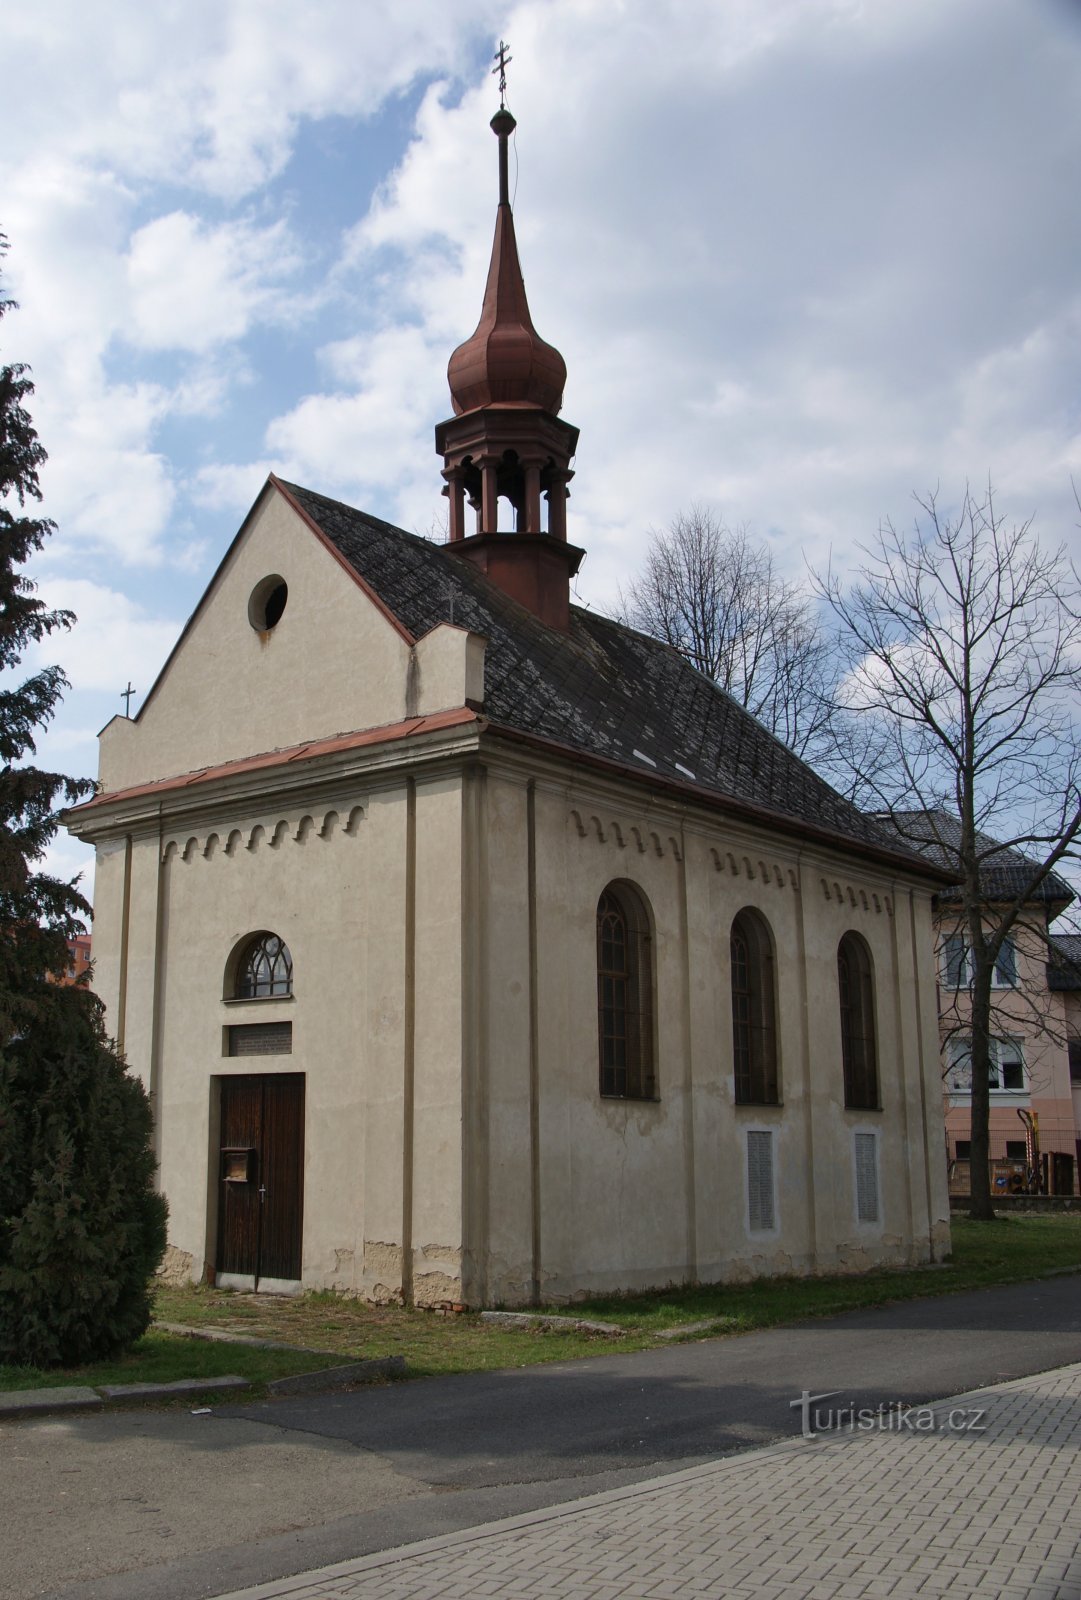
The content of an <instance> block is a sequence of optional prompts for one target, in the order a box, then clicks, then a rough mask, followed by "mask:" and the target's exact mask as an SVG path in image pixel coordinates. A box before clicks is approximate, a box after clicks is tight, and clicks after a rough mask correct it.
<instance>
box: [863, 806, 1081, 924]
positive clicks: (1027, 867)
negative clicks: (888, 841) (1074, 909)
mask: <svg viewBox="0 0 1081 1600" xmlns="http://www.w3.org/2000/svg"><path fill="white" fill-rule="evenodd" d="M879 820H880V821H881V822H882V824H883V826H887V825H888V824H887V823H886V819H885V818H881V819H879ZM893 822H894V824H895V825H896V830H897V836H898V838H900V839H902V840H903V841H904V842H905V843H906V844H907V845H908V847H909V849H910V850H918V851H919V852H920V854H921V855H925V856H926V857H927V859H928V860H929V861H933V862H934V863H935V865H936V866H940V867H943V868H945V869H946V871H948V872H950V873H952V874H953V875H954V876H955V877H956V875H957V871H958V867H957V852H958V851H959V850H960V848H961V822H960V818H958V817H954V816H951V815H950V814H949V812H948V811H938V810H930V811H902V812H895V813H894V817H893ZM976 842H977V846H978V848H979V851H980V854H981V856H982V858H983V859H982V861H981V865H980V883H981V888H982V890H983V893H984V895H985V897H986V899H988V900H991V901H995V900H1013V899H1015V898H1016V896H1017V895H1018V894H1019V893H1020V892H1021V891H1022V890H1023V889H1024V887H1025V884H1026V883H1027V882H1028V879H1029V875H1030V874H1031V872H1032V866H1033V863H1032V862H1031V861H1030V860H1029V859H1028V858H1027V857H1026V856H1024V855H1023V854H1022V852H1021V851H1020V850H1016V849H1014V848H1013V847H1012V846H1010V845H1004V844H1000V843H999V842H998V840H997V839H992V838H991V836H990V834H987V833H978V834H977V835H976ZM960 893H961V891H960V888H952V889H951V888H946V889H943V890H940V891H939V894H940V898H941V899H943V900H952V899H957V898H959V896H960ZM1031 898H1032V899H1033V900H1042V901H1044V902H1045V903H1047V904H1048V905H1057V906H1058V907H1059V909H1060V910H1061V909H1062V908H1063V907H1065V906H1067V905H1069V903H1070V901H1071V900H1072V899H1073V898H1074V892H1073V890H1072V889H1071V888H1070V885H1069V884H1068V883H1067V882H1066V880H1065V878H1062V877H1060V876H1059V874H1058V873H1057V872H1049V873H1048V875H1047V877H1046V878H1045V879H1044V880H1043V882H1042V883H1041V884H1040V886H1039V888H1038V889H1037V890H1036V892H1035V894H1034V895H1032V896H1031Z"/></svg>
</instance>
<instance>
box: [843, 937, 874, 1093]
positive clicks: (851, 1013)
mask: <svg viewBox="0 0 1081 1600" xmlns="http://www.w3.org/2000/svg"><path fill="white" fill-rule="evenodd" d="M837 987H838V991H839V994H840V1001H841V1061H842V1065H843V1067H844V1078H845V1105H846V1106H851V1107H852V1108H853V1109H854V1110H857V1111H876V1110H877V1109H878V1060H877V1056H876V1052H875V978H874V969H873V968H872V966H871V952H870V950H868V948H867V945H866V943H865V942H864V940H863V939H861V938H860V936H859V934H858V933H846V934H845V936H844V938H843V939H842V940H841V943H840V944H839V945H838V947H837Z"/></svg>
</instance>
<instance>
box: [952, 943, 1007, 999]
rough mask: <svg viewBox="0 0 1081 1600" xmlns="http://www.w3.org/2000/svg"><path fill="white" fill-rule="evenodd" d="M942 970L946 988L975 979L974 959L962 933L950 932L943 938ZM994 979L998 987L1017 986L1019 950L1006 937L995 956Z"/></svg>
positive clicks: (968, 983)
mask: <svg viewBox="0 0 1081 1600" xmlns="http://www.w3.org/2000/svg"><path fill="white" fill-rule="evenodd" d="M942 971H943V976H944V978H945V981H946V987H947V989H967V988H968V987H969V985H970V984H971V982H972V960H971V956H970V953H969V946H968V941H967V940H966V938H965V936H964V934H963V933H948V934H947V935H946V937H945V938H944V939H943V941H942ZM991 983H992V985H993V986H994V988H996V989H1015V988H1016V987H1017V950H1016V948H1015V946H1014V943H1013V940H1012V939H1003V941H1002V944H1001V945H1000V946H999V952H998V955H997V956H996V957H995V967H994V971H993V973H992V975H991Z"/></svg>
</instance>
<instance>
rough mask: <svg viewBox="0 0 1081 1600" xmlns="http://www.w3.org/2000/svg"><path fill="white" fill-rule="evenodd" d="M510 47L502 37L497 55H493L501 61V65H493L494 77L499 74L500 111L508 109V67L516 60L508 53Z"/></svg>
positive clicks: (496, 59) (494, 59)
mask: <svg viewBox="0 0 1081 1600" xmlns="http://www.w3.org/2000/svg"><path fill="white" fill-rule="evenodd" d="M509 49H510V45H509V44H506V43H505V42H504V41H503V40H502V39H500V41H499V49H498V50H497V51H496V53H495V55H494V56H493V57H492V60H493V61H498V62H499V65H498V66H497V67H493V68H492V77H493V78H494V77H495V76H496V75H497V74H498V76H499V109H500V111H505V110H506V109H507V68H508V66H509V65H510V63H511V62H512V61H513V60H514V57H513V56H509V55H508V54H507V51H508V50H509Z"/></svg>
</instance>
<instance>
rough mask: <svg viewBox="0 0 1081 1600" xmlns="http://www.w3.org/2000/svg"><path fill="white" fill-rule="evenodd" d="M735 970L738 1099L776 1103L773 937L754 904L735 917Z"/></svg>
mask: <svg viewBox="0 0 1081 1600" xmlns="http://www.w3.org/2000/svg"><path fill="white" fill-rule="evenodd" d="M731 972H732V1062H733V1067H734V1082H735V1099H736V1103H737V1105H766V1106H775V1105H776V1104H777V1103H778V1101H779V1099H780V1093H779V1084H778V1071H777V1005H776V997H775V987H774V976H773V940H772V939H771V937H770V931H769V928H768V927H767V925H766V922H765V920H764V918H763V917H761V916H760V915H759V913H758V912H757V911H753V910H751V909H750V908H747V909H746V910H744V911H741V912H740V913H739V914H738V916H737V917H736V918H735V919H734V921H733V923H732V935H731Z"/></svg>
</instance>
